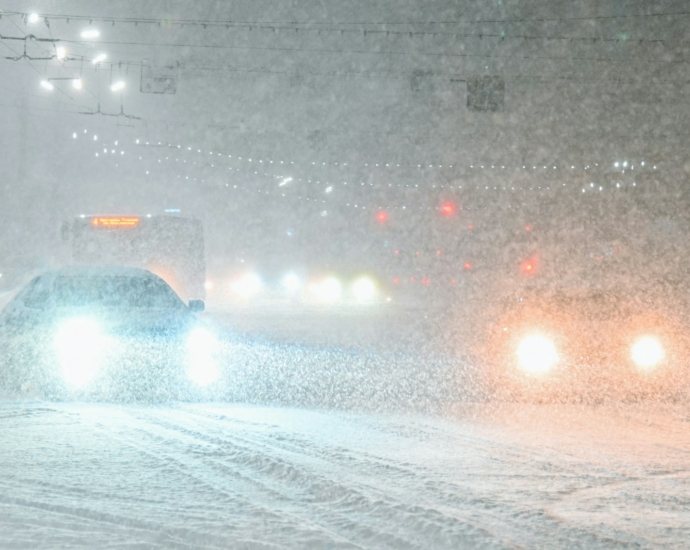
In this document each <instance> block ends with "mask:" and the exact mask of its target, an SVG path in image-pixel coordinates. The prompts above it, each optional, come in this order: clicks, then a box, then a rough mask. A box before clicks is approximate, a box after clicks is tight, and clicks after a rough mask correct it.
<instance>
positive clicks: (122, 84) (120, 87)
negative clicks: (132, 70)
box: [110, 80, 125, 92]
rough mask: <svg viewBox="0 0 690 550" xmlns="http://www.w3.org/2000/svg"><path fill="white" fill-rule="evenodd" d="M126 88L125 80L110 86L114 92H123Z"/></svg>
mask: <svg viewBox="0 0 690 550" xmlns="http://www.w3.org/2000/svg"><path fill="white" fill-rule="evenodd" d="M124 87H125V82H124V80H118V81H117V82H115V83H114V84H113V85H112V86H110V89H111V90H112V91H113V92H119V91H120V90H123V89H124Z"/></svg>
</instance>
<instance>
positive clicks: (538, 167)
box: [134, 139, 657, 173]
mask: <svg viewBox="0 0 690 550" xmlns="http://www.w3.org/2000/svg"><path fill="white" fill-rule="evenodd" d="M134 145H136V146H138V147H151V148H156V147H163V148H169V149H179V150H181V151H183V152H186V153H189V152H192V153H196V154H207V153H208V154H209V155H212V156H217V157H221V158H228V159H236V160H241V161H243V162H245V163H254V164H256V163H258V164H262V165H265V166H268V165H275V166H290V167H294V168H301V167H307V168H313V167H346V166H348V163H347V162H342V161H337V162H336V161H333V162H323V161H319V162H317V161H299V160H298V161H297V162H295V161H294V160H284V159H283V160H277V159H272V158H256V157H248V156H246V155H245V156H238V155H234V156H233V155H232V154H230V153H228V152H218V151H205V150H202V149H201V148H199V147H198V146H192V145H186V146H184V145H181V144H173V143H168V142H161V141H156V142H150V141H144V140H141V139H136V140H135V141H134ZM611 165H612V166H613V168H615V169H616V171H620V172H621V173H625V172H626V171H634V170H635V167H636V166H637V170H638V172H639V171H640V170H656V169H657V165H656V164H650V163H648V162H646V161H645V160H641V161H638V162H637V163H636V162H634V161H629V160H624V161H615V162H613V163H611ZM611 165H608V166H611ZM349 166H350V168H353V167H355V168H357V167H360V168H361V167H364V168H368V169H374V168H379V169H396V168H403V169H409V168H417V169H419V170H428V169H432V170H438V169H460V168H464V169H465V170H470V171H482V170H487V171H488V170H506V169H508V170H510V169H518V170H523V171H524V170H527V171H542V170H559V169H560V170H566V171H574V170H583V171H588V170H593V169H596V168H598V167H599V166H600V163H598V162H593V163H589V164H584V165H578V166H576V165H574V164H570V165H568V164H565V165H556V164H544V163H539V164H532V163H530V164H526V163H522V164H507V165H506V164H499V163H496V162H485V163H476V164H475V163H471V164H465V165H464V166H463V165H461V164H458V163H455V164H443V163H429V162H425V163H420V162H417V163H415V162H411V163H400V162H365V163H363V164H360V165H358V166H355V165H353V164H352V163H350V164H349ZM601 166H602V167H603V166H604V165H603V164H602V165H601ZM606 169H607V170H608V168H606Z"/></svg>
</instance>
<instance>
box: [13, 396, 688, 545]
mask: <svg viewBox="0 0 690 550" xmlns="http://www.w3.org/2000/svg"><path fill="white" fill-rule="evenodd" d="M689 422H690V408H688V407H687V406H679V405H674V406H671V405H660V404H636V405H618V406H606V407H603V406H602V407H578V406H572V405H570V406H565V405H562V406H555V405H551V406H546V405H539V406H537V405H534V406H530V405H524V404H523V405H492V404H479V405H471V404H465V405H457V406H456V407H455V408H454V409H452V410H448V411H446V413H445V414H444V415H442V416H438V415H436V416H431V415H417V414H409V415H405V414H400V413H396V414H376V413H367V414H363V413H354V412H345V411H334V410H330V411H327V410H321V411H318V410H303V409H298V408H283V407H265V406H264V407H262V406H246V405H231V404H203V405H199V404H196V405H179V406H157V407H153V406H133V405H126V406H125V405H122V406H121V405H106V404H102V405H86V404H84V405H78V404H60V405H52V404H45V403H5V404H2V405H0V433H1V434H2V453H0V548H3V549H4V548H118V549H129V548H137V549H140V548H166V549H167V548H218V549H220V548H328V549H333V548H420V549H421V548H439V549H442V548H448V549H458V548H477V547H482V548H588V549H589V548H660V547H668V548H687V541H688V540H690V466H689V465H690V460H689V456H690V430H688V425H689Z"/></svg>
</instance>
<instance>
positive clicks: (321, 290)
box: [315, 277, 343, 302]
mask: <svg viewBox="0 0 690 550" xmlns="http://www.w3.org/2000/svg"><path fill="white" fill-rule="evenodd" d="M315 291H316V294H317V296H318V297H319V298H320V299H321V300H323V301H324V302H335V301H336V300H338V299H339V298H340V295H341V294H342V293H343V288H342V286H341V284H340V281H339V280H338V279H336V278H335V277H329V278H327V279H324V280H323V281H321V283H319V284H318V285H316V287H315Z"/></svg>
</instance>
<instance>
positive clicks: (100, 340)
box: [53, 318, 112, 388]
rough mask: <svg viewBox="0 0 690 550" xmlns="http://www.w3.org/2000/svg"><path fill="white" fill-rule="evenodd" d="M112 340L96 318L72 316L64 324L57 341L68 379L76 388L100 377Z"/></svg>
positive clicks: (57, 334)
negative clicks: (102, 364)
mask: <svg viewBox="0 0 690 550" xmlns="http://www.w3.org/2000/svg"><path fill="white" fill-rule="evenodd" d="M111 343H112V342H111V340H110V338H108V337H107V336H105V335H104V334H103V333H102V331H101V327H100V325H99V324H98V322H97V321H95V320H94V319H90V318H76V319H69V320H67V321H65V322H64V323H63V324H62V325H60V326H59V327H58V330H57V332H56V333H55V339H54V341H53V344H54V347H55V353H56V355H57V359H58V363H59V364H60V368H61V369H62V376H63V378H64V379H65V381H66V382H67V383H69V384H70V385H72V386H74V387H76V388H83V387H85V386H87V385H88V384H89V383H90V382H91V381H92V380H93V379H94V378H95V377H96V374H97V373H98V369H99V368H100V366H101V362H102V361H103V357H104V356H105V354H106V353H107V352H108V349H109V348H110V346H111Z"/></svg>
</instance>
